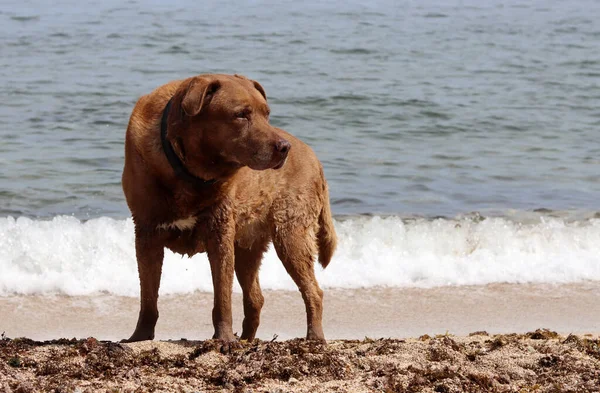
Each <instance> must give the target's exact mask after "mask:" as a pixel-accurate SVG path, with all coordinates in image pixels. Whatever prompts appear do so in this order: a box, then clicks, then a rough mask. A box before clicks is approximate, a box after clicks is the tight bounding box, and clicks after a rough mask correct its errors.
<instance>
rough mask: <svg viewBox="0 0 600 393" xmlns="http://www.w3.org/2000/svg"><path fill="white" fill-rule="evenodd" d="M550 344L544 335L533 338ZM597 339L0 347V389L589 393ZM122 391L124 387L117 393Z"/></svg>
mask: <svg viewBox="0 0 600 393" xmlns="http://www.w3.org/2000/svg"><path fill="white" fill-rule="evenodd" d="M538 337H550V338H538ZM599 345H600V339H599V338H597V337H596V338H594V337H593V336H591V337H578V336H575V335H569V336H568V337H566V338H565V337H561V336H558V335H557V336H554V334H553V332H551V331H549V330H547V329H546V330H544V329H539V331H535V332H531V333H526V334H521V335H519V334H505V335H495V336H493V337H489V336H486V335H482V334H477V335H472V336H469V337H456V336H450V335H440V336H436V337H433V338H432V337H428V338H427V339H417V340H415V339H411V340H396V339H384V338H381V339H368V340H362V341H359V340H339V341H331V342H329V343H328V344H327V345H324V344H322V343H320V342H312V341H306V340H303V339H295V340H289V341H281V342H277V341H261V340H253V341H249V342H241V343H240V345H239V348H237V349H234V350H231V351H229V352H226V353H223V351H222V343H220V342H219V341H218V340H206V341H191V340H184V341H168V342H145V343H140V344H135V343H134V344H120V343H112V342H103V341H98V340H97V339H95V338H93V337H90V338H87V339H83V340H75V339H60V340H52V341H46V342H38V341H34V340H30V339H27V338H19V339H13V340H11V339H2V340H0V388H3V390H4V391H7V392H8V391H11V392H57V391H61V392H63V391H64V392H76V391H78V392H88V391H89V392H91V391H103V392H113V391H114V392H116V391H119V392H123V393H125V392H132V393H133V392H136V391H161V392H163V391H164V392H182V391H183V392H196V391H201V392H212V391H224V392H236V393H237V392H240V393H241V392H251V391H252V392H257V391H262V392H269V391H282V392H290V391H292V392H294V391H298V392H300V391H311V392H328V391H354V390H359V391H381V392H420V391H428V392H468V391H473V392H475V391H477V392H555V391H556V392H557V391H569V392H593V391H598V390H600V349H599V348H600V347H599ZM124 387H127V388H124Z"/></svg>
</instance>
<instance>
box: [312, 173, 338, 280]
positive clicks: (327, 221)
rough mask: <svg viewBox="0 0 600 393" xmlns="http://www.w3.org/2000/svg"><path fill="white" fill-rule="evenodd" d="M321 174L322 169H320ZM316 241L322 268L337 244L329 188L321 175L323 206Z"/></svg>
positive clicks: (326, 263) (328, 260) (327, 262)
mask: <svg viewBox="0 0 600 393" xmlns="http://www.w3.org/2000/svg"><path fill="white" fill-rule="evenodd" d="M321 175H322V176H323V174H322V170H321ZM317 243H318V246H319V263H320V264H321V266H323V269H325V268H326V267H327V265H329V262H331V257H332V256H333V252H334V251H335V247H336V246H337V235H336V234H335V228H334V227H333V219H332V218H331V208H330V207H329V190H328V188H327V183H326V182H325V177H324V176H323V208H322V209H321V214H320V215H319V233H318V234H317Z"/></svg>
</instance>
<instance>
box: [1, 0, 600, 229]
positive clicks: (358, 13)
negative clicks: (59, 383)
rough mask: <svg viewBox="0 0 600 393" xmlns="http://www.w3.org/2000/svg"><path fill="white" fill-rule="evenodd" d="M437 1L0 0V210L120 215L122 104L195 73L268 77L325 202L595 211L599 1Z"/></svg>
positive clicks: (282, 120)
mask: <svg viewBox="0 0 600 393" xmlns="http://www.w3.org/2000/svg"><path fill="white" fill-rule="evenodd" d="M163 3H164V4H163ZM438 3H439V2H433V1H430V0H426V1H420V2H404V3H401V2H392V1H382V2H377V3H376V4H371V3H367V2H358V1H354V0H351V1H345V2H333V3H329V4H327V5H323V4H319V3H311V2H291V1H290V2H277V4H272V3H265V2H249V3H247V4H246V5H244V6H241V5H239V4H237V5H236V4H233V3H232V2H212V3H211V2H209V3H206V2H198V1H189V0H184V1H175V2H170V3H169V4H168V5H167V4H166V2H147V3H142V2H135V1H130V2H121V1H106V2H75V1H62V2H53V3H52V6H50V5H49V3H48V2H44V1H40V0H34V1H27V2H23V1H19V2H17V1H13V0H7V1H5V2H3V4H2V6H1V7H0V124H1V126H0V217H4V216H8V215H12V216H22V215H25V216H29V217H43V218H49V217H53V216H57V215H63V214H66V215H75V216H76V217H78V218H81V219H89V218H94V217H101V216H109V217H114V218H124V217H127V216H128V215H129V212H128V210H127V206H126V204H125V202H124V198H123V195H122V191H121V188H120V176H121V170H122V166H123V138H124V134H125V129H126V124H127V121H128V117H129V114H130V112H131V109H132V107H133V104H134V103H135V101H136V99H137V98H138V97H139V96H140V95H142V94H145V93H147V92H149V91H151V90H152V89H153V88H155V87H156V86H158V85H160V84H163V83H165V82H167V81H169V80H172V79H178V78H183V77H187V76H190V75H194V74H198V73H205V72H226V73H234V72H237V73H241V74H245V75H247V76H248V77H251V78H253V79H256V80H258V81H259V82H260V83H261V84H262V85H263V86H264V87H265V89H266V92H267V95H268V97H269V101H270V104H271V107H272V122H273V123H274V124H275V125H277V126H280V127H283V128H285V129H286V130H288V131H289V132H291V133H293V134H295V135H297V136H299V137H300V138H302V139H303V140H304V141H306V142H307V143H309V144H310V145H311V146H312V147H313V148H314V149H315V150H316V152H317V154H318V156H319V157H320V159H321V160H322V162H323V164H324V166H325V172H326V176H327V178H328V180H329V183H330V188H331V197H332V205H333V211H334V213H335V214H337V215H340V214H360V213H371V214H378V213H382V214H394V215H401V216H406V215H424V216H428V217H431V216H437V215H450V216H452V215H455V214H459V213H466V212H472V211H481V212H483V213H490V214H491V213H492V212H494V213H497V214H500V215H502V214H503V213H502V212H505V211H508V210H513V209H514V210H518V211H522V210H533V209H550V210H561V211H563V210H578V211H588V212H590V211H592V212H593V211H597V210H600V23H598V21H599V20H600V3H599V2H596V1H584V0H581V1H569V2H563V1H531V2H528V3H527V4H525V5H524V4H518V3H517V2H503V1H497V0H492V1H487V2H476V1H466V2H464V1H463V2H451V1H445V2H442V5H439V4H438ZM483 3H484V4H483Z"/></svg>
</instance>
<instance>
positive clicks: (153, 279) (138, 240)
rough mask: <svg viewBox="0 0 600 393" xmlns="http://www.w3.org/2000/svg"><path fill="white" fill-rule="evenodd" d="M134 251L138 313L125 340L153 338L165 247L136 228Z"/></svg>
mask: <svg viewBox="0 0 600 393" xmlns="http://www.w3.org/2000/svg"><path fill="white" fill-rule="evenodd" d="M135 252H136V257H137V263H138V272H139V275H140V294H141V300H140V314H139V317H138V322H137V326H136V328H135V331H134V332H133V334H132V335H131V337H130V338H129V339H128V340H125V341H127V342H132V341H142V340H152V339H154V328H155V326H156V321H157V320H158V288H159V286H160V276H161V272H162V264H163V258H164V253H165V249H164V247H163V245H162V243H160V242H158V241H157V239H155V237H153V236H152V235H151V234H150V233H146V232H142V231H138V229H137V228H136V236H135Z"/></svg>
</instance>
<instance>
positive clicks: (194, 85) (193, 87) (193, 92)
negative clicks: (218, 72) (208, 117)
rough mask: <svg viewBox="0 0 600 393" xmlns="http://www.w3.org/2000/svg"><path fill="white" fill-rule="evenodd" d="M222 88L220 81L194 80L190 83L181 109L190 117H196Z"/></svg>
mask: <svg viewBox="0 0 600 393" xmlns="http://www.w3.org/2000/svg"><path fill="white" fill-rule="evenodd" d="M220 87H221V82H219V81H218V80H213V81H211V80H208V79H206V78H194V79H192V80H191V81H190V83H189V85H188V87H187V90H186V92H185V95H184V96H183V99H182V100H181V108H182V109H183V111H184V112H185V114H186V115H188V116H196V115H197V114H199V113H200V112H201V111H202V109H203V108H205V107H206V106H207V105H208V104H209V103H210V100H212V98H213V96H214V94H215V93H216V92H217V90H219V88H220Z"/></svg>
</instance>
